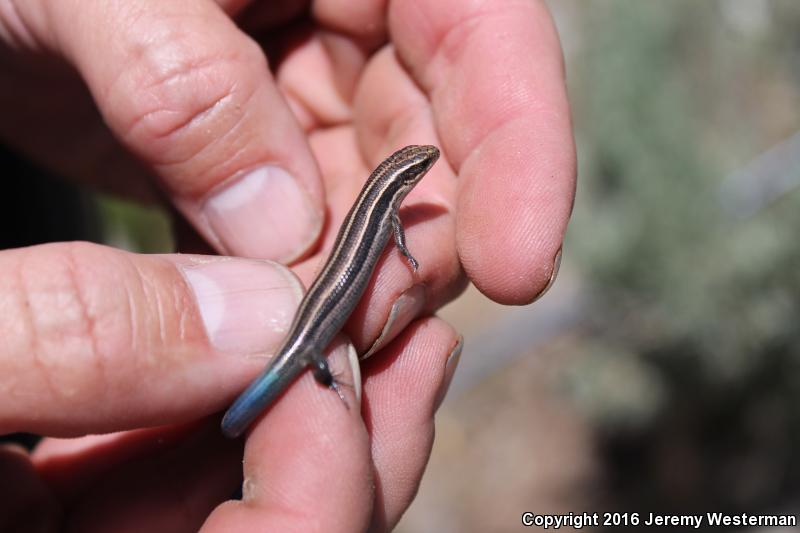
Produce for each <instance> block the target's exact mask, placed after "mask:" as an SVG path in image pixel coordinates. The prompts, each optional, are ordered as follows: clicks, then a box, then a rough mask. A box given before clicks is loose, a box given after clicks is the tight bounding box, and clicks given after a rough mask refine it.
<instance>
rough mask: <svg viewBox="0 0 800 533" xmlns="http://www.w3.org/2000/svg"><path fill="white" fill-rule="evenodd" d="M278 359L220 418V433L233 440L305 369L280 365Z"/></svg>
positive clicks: (299, 366)
mask: <svg viewBox="0 0 800 533" xmlns="http://www.w3.org/2000/svg"><path fill="white" fill-rule="evenodd" d="M279 359H280V358H276V359H274V360H273V361H272V363H270V364H269V365H268V366H267V368H266V370H264V372H263V373H262V374H261V375H260V376H258V377H257V378H256V380H255V381H253V382H252V383H251V384H250V386H249V387H247V389H245V391H244V392H243V393H242V394H241V395H239V397H238V398H236V401H235V402H233V405H231V406H230V408H229V409H228V411H227V412H226V413H225V416H224V417H222V434H223V435H225V436H226V437H228V438H231V439H235V438H236V437H238V436H239V435H241V434H242V433H244V431H245V430H246V429H247V428H248V426H250V424H251V423H252V422H253V420H255V419H256V418H257V417H258V415H260V414H261V412H262V411H263V410H264V409H266V408H267V406H269V405H270V404H271V403H272V402H273V401H274V400H275V399H276V398H277V397H278V396H280V395H281V393H283V391H284V390H285V389H286V387H287V386H289V384H290V383H291V382H292V381H293V380H294V378H295V377H297V375H298V374H299V373H300V372H301V371H302V370H303V368H305V365H302V364H297V363H296V362H293V363H292V364H280V363H279V362H278V361H279Z"/></svg>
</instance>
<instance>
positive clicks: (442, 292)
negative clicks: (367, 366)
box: [299, 72, 465, 355]
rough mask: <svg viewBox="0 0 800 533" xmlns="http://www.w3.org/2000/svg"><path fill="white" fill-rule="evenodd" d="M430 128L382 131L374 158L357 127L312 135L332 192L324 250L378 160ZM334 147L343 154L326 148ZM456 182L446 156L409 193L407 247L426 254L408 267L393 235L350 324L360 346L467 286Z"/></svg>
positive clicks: (310, 269)
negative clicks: (454, 199)
mask: <svg viewBox="0 0 800 533" xmlns="http://www.w3.org/2000/svg"><path fill="white" fill-rule="evenodd" d="M373 77H374V76H371V75H370V74H369V73H368V72H367V73H365V79H364V81H365V83H370V82H369V81H368V80H369V79H371V78H373ZM389 92H391V91H389ZM388 101H393V99H391V98H390V99H387V102H388ZM359 112H361V111H359ZM431 136H432V133H431V132H428V131H424V129H423V130H422V132H421V133H420V132H417V133H416V134H415V133H414V131H412V129H408V130H401V129H398V131H397V135H391V136H389V137H388V138H386V137H385V136H382V137H383V138H385V139H386V140H385V142H386V144H385V145H384V144H381V145H380V146H378V145H376V146H374V147H373V148H372V150H373V151H371V152H370V154H369V157H370V161H368V163H367V165H365V164H364V161H363V160H362V156H361V155H360V154H359V150H358V149H357V148H355V143H356V140H355V139H354V137H353V133H352V130H351V129H349V128H336V129H331V130H327V131H324V132H319V133H316V134H315V135H313V136H312V146H313V148H314V152H315V153H317V154H320V156H319V161H320V162H321V163H322V168H323V174H324V176H325V187H326V197H327V198H328V199H329V202H330V206H331V207H330V211H329V215H330V227H329V231H326V233H325V234H324V237H323V241H322V249H323V254H322V255H325V251H327V250H329V249H330V248H331V247H332V246H333V243H334V240H335V237H336V233H337V231H336V230H337V229H338V227H339V225H340V224H341V221H342V220H343V219H344V217H345V216H346V214H347V212H348V210H349V209H350V206H351V205H352V202H353V201H354V199H355V198H356V196H357V195H358V193H359V191H360V190H361V188H362V187H363V185H364V182H365V180H366V179H367V177H368V176H369V173H370V172H371V170H372V168H373V167H374V166H377V165H378V164H379V163H380V161H381V159H383V158H385V157H387V156H388V155H390V154H391V153H392V152H393V151H394V149H396V148H399V147H401V146H403V145H405V144H411V143H413V140H412V139H414V138H416V139H417V142H420V141H419V139H420V138H421V139H423V140H425V139H428V138H430V137H431ZM332 153H333V154H337V155H338V156H337V157H335V158H333V157H326V156H325V154H332ZM440 165H442V166H440ZM354 169H358V170H354ZM453 183H454V180H453V177H452V174H450V173H449V171H448V168H447V165H446V162H442V161H440V162H437V163H436V164H435V165H434V167H433V168H432V169H431V170H430V171H429V173H428V175H426V176H425V177H424V178H423V179H422V181H421V182H420V183H419V184H418V185H417V186H416V187H415V188H414V190H412V191H411V193H410V194H409V196H408V197H407V198H406V199H405V200H404V201H403V203H402V205H401V207H400V210H399V214H400V218H401V221H402V224H403V227H404V228H405V233H406V241H407V245H408V248H409V250H410V251H411V253H412V255H413V256H414V257H415V258H416V259H417V260H418V261H419V265H420V266H419V270H418V271H417V272H414V271H413V270H412V269H411V268H410V267H409V263H408V260H407V259H406V258H405V257H404V256H403V255H402V254H401V253H400V251H399V249H398V248H397V246H396V244H395V243H394V240H393V239H390V242H389V243H388V245H387V247H386V250H385V251H384V254H383V256H382V258H381V259H380V260H379V261H378V264H377V266H376V269H375V273H374V274H373V276H372V278H371V279H370V282H369V285H368V287H367V290H366V292H365V294H364V296H363V297H362V298H361V301H360V302H359V304H358V306H357V307H356V309H355V311H354V312H353V315H352V316H351V318H350V320H349V321H348V324H347V326H346V328H345V330H346V332H347V334H348V336H349V337H350V338H351V339H352V340H353V343H354V344H355V345H356V347H357V349H358V351H359V353H360V354H362V355H370V354H371V353H374V352H375V351H376V350H378V349H379V348H380V347H381V346H383V345H385V344H386V343H387V342H389V341H390V340H391V339H392V338H394V337H395V336H396V335H397V334H398V333H399V332H400V331H402V329H403V328H404V327H405V326H406V325H408V323H409V322H411V321H412V320H413V319H415V318H416V317H418V316H420V315H421V314H425V313H430V312H432V311H434V310H435V309H437V308H438V307H440V306H441V305H443V304H444V303H446V302H447V301H449V300H451V299H453V298H455V296H457V295H458V294H459V293H460V292H461V291H462V290H463V289H464V287H465V278H464V276H463V274H462V271H461V268H460V265H459V263H458V256H457V254H456V250H455V245H454V243H455V238H454V234H455V228H454V218H453V216H452V215H451V212H450V210H449V202H448V197H451V196H452V192H453V190H454V187H453ZM318 271H319V263H318V262H314V263H312V264H311V265H304V268H303V269H301V270H299V275H300V276H301V277H303V276H306V277H310V276H311V275H313V274H315V273H316V272H318Z"/></svg>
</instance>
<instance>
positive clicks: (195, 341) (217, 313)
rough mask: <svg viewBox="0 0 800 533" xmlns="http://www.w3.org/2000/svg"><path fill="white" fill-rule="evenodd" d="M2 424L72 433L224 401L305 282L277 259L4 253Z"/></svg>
mask: <svg viewBox="0 0 800 533" xmlns="http://www.w3.org/2000/svg"><path fill="white" fill-rule="evenodd" d="M0 273H2V275H0V317H1V318H0V335H2V338H3V339H4V346H3V349H2V350H0V390H2V391H3V396H4V398H5V400H4V401H3V402H2V403H0V434H2V433H6V432H12V431H29V432H35V433H42V434H47V435H52V436H74V435H82V434H85V433H90V432H91V433H101V432H109V431H117V430H121V429H130V428H133V427H142V426H154V425H161V424H167V423H174V422H177V421H185V420H191V419H196V418H199V417H201V416H203V415H207V414H209V413H212V412H215V411H218V410H220V409H222V408H223V407H224V406H225V405H226V403H227V402H229V401H230V400H231V399H232V397H233V396H234V395H235V394H236V393H237V392H238V391H239V390H241V388H243V387H244V385H245V384H246V382H247V381H248V379H251V378H252V376H253V375H254V374H256V373H257V372H258V370H259V369H260V368H261V367H263V364H264V358H263V355H260V354H263V353H264V352H265V351H266V352H267V353H269V351H270V350H274V349H275V346H276V345H277V343H278V342H280V340H281V339H282V337H283V335H284V333H285V330H286V329H287V328H288V325H289V320H290V318H291V316H292V314H293V312H294V309H295V308H296V306H297V303H298V301H299V299H300V295H301V292H302V289H301V287H300V285H299V284H298V282H297V281H296V280H295V279H294V278H293V276H292V275H291V273H289V272H288V271H287V270H286V269H284V268H283V267H280V266H279V265H277V264H274V263H268V262H262V261H253V260H234V259H231V258H219V257H217V258H213V257H202V256H177V255H176V256H170V255H164V256H142V255H136V254H130V253H126V252H121V251H118V250H114V249H112V248H107V247H103V246H98V245H93V244H87V243H67V244H50V245H43V246H35V247H30V248H23V249H18V250H9V251H4V252H2V253H0Z"/></svg>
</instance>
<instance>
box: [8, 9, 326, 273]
mask: <svg viewBox="0 0 800 533" xmlns="http://www.w3.org/2000/svg"><path fill="white" fill-rule="evenodd" d="M37 8H38V9H37ZM19 9H20V16H21V17H22V18H23V19H24V20H25V21H26V23H27V24H28V26H29V27H31V28H33V30H32V31H33V33H34V35H35V36H36V37H37V38H38V39H39V41H41V42H43V43H44V44H45V46H48V47H50V48H52V49H54V50H56V51H57V52H59V53H61V54H63V55H64V56H66V57H67V59H68V60H69V61H71V62H72V63H73V64H74V65H75V66H76V68H77V69H78V70H79V71H80V73H81V75H82V77H83V78H84V80H85V81H86V83H87V85H88V86H89V89H90V91H91V92H92V95H93V97H94V99H95V101H96V103H97V105H98V107H99V109H100V112H101V113H102V115H103V118H104V119H105V121H106V122H107V123H108V125H109V126H110V128H111V129H112V130H113V132H114V133H115V135H116V136H117V137H118V138H119V139H120V140H121V141H122V142H123V143H124V144H125V146H126V147H127V148H128V149H130V150H131V151H132V152H134V153H135V154H136V155H137V156H139V157H140V158H141V159H142V160H144V161H145V162H146V163H147V165H149V166H150V167H151V168H153V169H154V170H155V171H156V173H157V174H158V175H159V176H160V178H161V180H162V185H163V186H164V188H165V189H166V191H167V193H168V195H169V196H170V197H171V198H172V201H173V202H174V203H175V204H176V205H177V206H178V207H179V208H180V209H181V211H182V212H183V213H184V215H186V216H187V218H188V219H189V220H190V221H191V222H192V223H193V224H194V226H195V227H197V228H198V230H199V231H200V232H201V233H202V234H203V235H204V236H205V237H206V238H207V239H208V240H209V241H210V242H211V243H212V244H214V245H215V246H216V247H217V248H218V249H219V250H221V251H223V252H226V253H230V254H236V255H245V256H251V257H265V258H272V259H276V260H280V261H291V260H294V259H295V258H297V257H299V256H301V255H303V254H304V253H305V252H306V251H307V250H308V249H309V248H310V247H311V246H312V245H313V244H314V243H315V241H316V239H317V236H318V234H319V231H320V227H321V223H322V218H323V208H322V206H323V198H322V190H321V187H320V183H319V173H318V170H317V168H316V165H315V162H314V160H313V157H312V156H311V153H310V151H309V148H308V146H307V143H306V140H305V136H304V134H303V131H302V130H301V128H300V127H299V125H298V124H297V122H296V121H295V119H294V118H293V116H292V113H291V111H290V110H289V108H288V106H287V105H286V103H285V101H284V100H283V98H282V96H281V94H280V91H278V89H277V87H276V85H275V83H274V80H273V79H272V78H271V75H270V73H269V70H268V68H267V64H266V60H265V58H264V55H263V53H262V52H261V49H260V48H259V47H258V45H256V44H255V43H254V42H253V41H252V40H251V39H249V38H248V37H247V36H246V35H245V34H244V33H242V32H241V31H240V30H239V29H237V27H236V26H235V25H234V24H233V23H232V22H231V20H230V19H229V18H228V16H227V15H226V14H225V13H224V12H223V11H222V10H221V9H220V8H219V7H218V6H217V5H216V4H214V3H213V2H211V1H209V0H206V1H199V2H195V1H188V0H171V1H168V2H164V1H161V0H138V1H136V2H124V3H114V2H112V3H108V2H99V3H98V2H92V3H86V2H80V1H77V0H69V1H58V2H53V1H45V2H30V3H22V4H20V7H19Z"/></svg>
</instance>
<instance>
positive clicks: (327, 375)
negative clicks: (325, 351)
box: [311, 357, 350, 409]
mask: <svg viewBox="0 0 800 533" xmlns="http://www.w3.org/2000/svg"><path fill="white" fill-rule="evenodd" d="M311 371H312V372H313V374H314V379H316V380H317V383H319V384H320V385H323V386H325V387H328V388H329V389H333V390H334V391H335V392H336V394H337V395H338V396H339V399H341V400H342V403H343V404H344V406H345V407H346V408H348V409H350V405H349V404H348V403H347V400H346V399H345V397H344V393H342V389H341V387H340V386H339V382H338V381H337V380H336V377H335V376H334V375H333V372H331V367H330V366H329V365H328V360H327V359H325V358H324V357H318V358H315V359H314V360H313V361H312V363H311Z"/></svg>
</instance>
